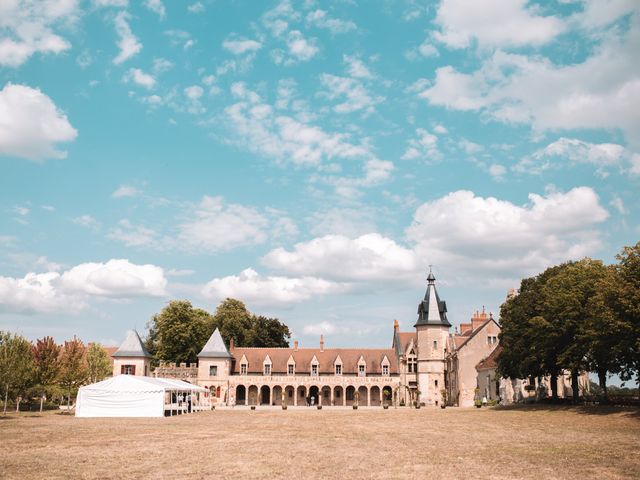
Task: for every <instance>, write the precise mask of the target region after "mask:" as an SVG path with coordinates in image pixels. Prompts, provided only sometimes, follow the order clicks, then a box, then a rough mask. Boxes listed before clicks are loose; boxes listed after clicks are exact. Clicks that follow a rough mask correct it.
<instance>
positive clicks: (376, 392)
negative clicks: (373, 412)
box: [369, 385, 382, 407]
mask: <svg viewBox="0 0 640 480" xmlns="http://www.w3.org/2000/svg"><path fill="white" fill-rule="evenodd" d="M369 395H371V399H370V401H369V405H371V406H372V407H379V406H380V405H382V402H381V398H380V387H378V386H377V385H374V386H373V387H371V390H370V391H369Z"/></svg>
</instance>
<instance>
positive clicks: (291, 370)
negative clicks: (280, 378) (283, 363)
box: [287, 363, 295, 375]
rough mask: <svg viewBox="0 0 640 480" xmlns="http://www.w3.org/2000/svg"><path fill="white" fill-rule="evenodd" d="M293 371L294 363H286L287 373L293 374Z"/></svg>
mask: <svg viewBox="0 0 640 480" xmlns="http://www.w3.org/2000/svg"><path fill="white" fill-rule="evenodd" d="M294 373H295V365H294V364H293V363H290V364H289V365H287V374H288V375H293V374H294Z"/></svg>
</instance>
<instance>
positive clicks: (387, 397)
mask: <svg viewBox="0 0 640 480" xmlns="http://www.w3.org/2000/svg"><path fill="white" fill-rule="evenodd" d="M392 401H393V390H392V388H391V387H390V386H388V385H387V386H386V387H384V388H383V389H382V405H391V402H392Z"/></svg>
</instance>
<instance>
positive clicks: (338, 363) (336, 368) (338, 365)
mask: <svg viewBox="0 0 640 480" xmlns="http://www.w3.org/2000/svg"><path fill="white" fill-rule="evenodd" d="M333 373H334V374H335V375H342V359H341V358H340V355H338V356H337V357H336V359H335V360H334V362H333Z"/></svg>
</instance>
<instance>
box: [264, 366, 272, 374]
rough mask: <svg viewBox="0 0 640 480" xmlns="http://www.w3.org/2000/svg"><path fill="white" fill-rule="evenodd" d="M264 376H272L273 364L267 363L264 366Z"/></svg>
mask: <svg viewBox="0 0 640 480" xmlns="http://www.w3.org/2000/svg"><path fill="white" fill-rule="evenodd" d="M264 374H265V375H271V364H270V363H265V364H264Z"/></svg>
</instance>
